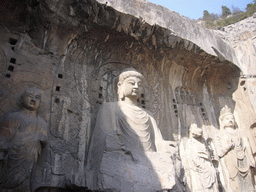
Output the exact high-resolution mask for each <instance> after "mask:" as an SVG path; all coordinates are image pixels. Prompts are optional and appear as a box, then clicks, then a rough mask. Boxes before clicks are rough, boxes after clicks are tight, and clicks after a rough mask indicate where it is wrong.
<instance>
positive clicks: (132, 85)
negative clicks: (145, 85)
mask: <svg viewBox="0 0 256 192" xmlns="http://www.w3.org/2000/svg"><path fill="white" fill-rule="evenodd" d="M119 86H122V90H123V95H124V97H128V98H130V99H138V98H139V97H140V94H141V90H142V81H141V79H140V78H138V77H135V76H131V77H128V78H126V79H125V80H124V81H123V83H122V84H120V85H119Z"/></svg>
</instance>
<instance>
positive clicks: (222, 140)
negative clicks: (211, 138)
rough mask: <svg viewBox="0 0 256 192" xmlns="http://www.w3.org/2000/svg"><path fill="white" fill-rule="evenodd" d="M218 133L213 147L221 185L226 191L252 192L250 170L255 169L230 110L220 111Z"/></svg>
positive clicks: (249, 151) (248, 147)
mask: <svg viewBox="0 0 256 192" xmlns="http://www.w3.org/2000/svg"><path fill="white" fill-rule="evenodd" d="M219 122H220V132H219V134H217V135H216V139H215V141H216V142H215V145H216V148H217V153H218V155H219V157H220V165H221V166H222V174H223V180H222V183H223V185H224V186H225V189H226V190H227V191H233V192H237V191H241V192H242V191H244V190H245V189H246V191H254V186H253V182H252V176H251V169H250V167H255V161H254V159H253V155H252V150H251V147H250V143H249V140H248V137H247V136H246V134H245V133H244V132H243V131H242V130H241V129H239V128H236V127H235V120H234V116H233V114H232V113H231V110H230V108H228V107H227V106H225V107H223V108H222V110H221V111H220V117H219Z"/></svg>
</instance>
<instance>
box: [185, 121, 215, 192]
mask: <svg viewBox="0 0 256 192" xmlns="http://www.w3.org/2000/svg"><path fill="white" fill-rule="evenodd" d="M186 154H187V161H188V163H189V167H190V175H191V181H192V191H193V192H207V191H208V192H215V191H218V181H217V175H216V170H215V168H214V166H213V163H212V159H211V156H210V151H209V149H208V147H207V144H206V142H205V140H204V138H203V137H202V129H201V128H198V127H197V125H196V124H192V125H191V126H190V138H189V139H188V141H187V145H186Z"/></svg>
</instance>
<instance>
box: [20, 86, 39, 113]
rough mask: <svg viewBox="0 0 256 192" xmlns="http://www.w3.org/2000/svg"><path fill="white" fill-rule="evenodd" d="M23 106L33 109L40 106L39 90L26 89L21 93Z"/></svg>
mask: <svg viewBox="0 0 256 192" xmlns="http://www.w3.org/2000/svg"><path fill="white" fill-rule="evenodd" d="M22 100H23V102H22V103H23V107H25V108H26V109H28V110H30V111H35V110H37V109H38V107H39V106H40V102H41V92H40V91H39V90H37V89H27V90H26V91H25V92H24V94H23V95H22Z"/></svg>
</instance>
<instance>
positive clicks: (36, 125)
mask: <svg viewBox="0 0 256 192" xmlns="http://www.w3.org/2000/svg"><path fill="white" fill-rule="evenodd" d="M21 100H22V109H21V110H20V111H17V112H12V113H10V114H9V115H7V117H6V118H5V120H4V122H3V124H2V127H1V129H0V157H1V158H0V160H1V161H2V163H3V164H4V165H3V167H2V169H3V170H1V187H2V188H0V190H1V191H6V192H7V191H8V192H20V191H26V192H29V191H31V178H32V177H33V174H32V173H33V171H34V169H35V167H36V162H37V161H38V158H39V156H40V154H41V151H42V148H43V147H45V146H46V144H47V129H46V128H47V127H46V122H45V121H44V119H42V118H41V117H40V116H38V114H37V109H38V108H39V106H40V102H41V92H40V91H39V90H38V89H36V88H28V89H26V90H25V91H24V93H23V94H22V96H21Z"/></svg>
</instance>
